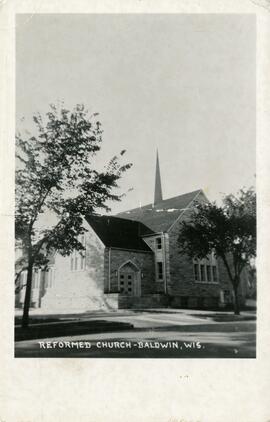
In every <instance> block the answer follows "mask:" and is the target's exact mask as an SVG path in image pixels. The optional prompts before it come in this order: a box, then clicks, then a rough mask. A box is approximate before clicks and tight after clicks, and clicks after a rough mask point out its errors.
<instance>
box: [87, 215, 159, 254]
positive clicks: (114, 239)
mask: <svg viewBox="0 0 270 422" xmlns="http://www.w3.org/2000/svg"><path fill="white" fill-rule="evenodd" d="M85 219H86V221H87V222H88V223H89V224H90V226H91V227H92V229H93V230H94V231H95V232H96V234H97V235H98V237H99V238H100V240H101V241H102V242H103V243H104V245H105V246H107V247H112V248H113V247H114V248H119V249H130V250H132V249H133V250H140V251H151V249H150V248H149V246H148V245H147V244H146V243H145V242H144V241H143V240H142V236H143V235H148V234H152V233H153V231H152V230H151V229H149V228H148V227H146V226H145V225H144V224H142V223H141V222H139V221H132V220H127V219H125V218H119V217H113V216H106V215H103V216H100V215H87V216H85Z"/></svg>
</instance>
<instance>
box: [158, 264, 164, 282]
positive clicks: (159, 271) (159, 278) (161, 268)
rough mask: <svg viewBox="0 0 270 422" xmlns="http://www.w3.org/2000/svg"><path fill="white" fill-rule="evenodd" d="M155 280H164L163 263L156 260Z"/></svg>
mask: <svg viewBox="0 0 270 422" xmlns="http://www.w3.org/2000/svg"><path fill="white" fill-rule="evenodd" d="M160 276H161V277H160ZM157 281H164V265H163V262H162V261H157Z"/></svg>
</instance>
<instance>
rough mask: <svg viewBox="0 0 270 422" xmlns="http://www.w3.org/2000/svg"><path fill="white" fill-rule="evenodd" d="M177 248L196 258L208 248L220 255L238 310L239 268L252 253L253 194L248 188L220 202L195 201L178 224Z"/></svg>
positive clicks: (206, 251) (254, 239)
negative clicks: (188, 213) (189, 211)
mask: <svg viewBox="0 0 270 422" xmlns="http://www.w3.org/2000/svg"><path fill="white" fill-rule="evenodd" d="M178 242H179V245H180V250H181V252H182V253H186V254H187V255H188V256H190V257H192V258H197V259H203V258H206V257H207V255H209V254H210V253H211V252H214V253H215V255H216V257H219V258H221V260H222V261H223V263H224V265H225V268H226V270H227V273H228V276H229V279H230V281H231V283H232V286H233V291H234V311H235V314H239V313H240V307H239V298H238V287H239V284H240V276H241V273H242V270H243V269H244V267H245V266H247V265H248V264H249V262H250V259H251V258H254V257H255V256H256V194H255V192H254V190H253V189H252V188H250V189H248V190H244V189H242V190H240V192H239V193H238V195H236V196H235V195H227V196H226V197H225V198H224V200H223V204H222V206H218V205H217V204H216V203H210V202H205V203H198V204H196V207H195V208H194V210H193V211H192V212H191V214H190V216H189V218H188V220H187V221H184V222H183V223H182V225H181V228H180V234H179V239H178Z"/></svg>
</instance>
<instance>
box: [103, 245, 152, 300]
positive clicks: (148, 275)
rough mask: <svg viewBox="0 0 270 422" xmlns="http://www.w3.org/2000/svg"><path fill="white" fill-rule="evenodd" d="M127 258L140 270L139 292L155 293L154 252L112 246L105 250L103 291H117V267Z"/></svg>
mask: <svg viewBox="0 0 270 422" xmlns="http://www.w3.org/2000/svg"><path fill="white" fill-rule="evenodd" d="M129 260H130V261H131V262H133V263H134V264H135V265H136V266H137V267H138V268H139V269H140V270H141V294H142V295H147V294H152V293H156V283H155V262H154V254H153V253H152V252H141V251H130V250H122V249H121V250H120V249H114V248H111V250H110V251H109V249H106V251H105V286H106V290H105V291H107V292H108V291H109V290H110V292H112V293H113V292H118V269H119V267H120V266H121V265H122V264H124V263H125V262H127V261H129ZM109 262H110V263H109ZM109 273H110V280H109Z"/></svg>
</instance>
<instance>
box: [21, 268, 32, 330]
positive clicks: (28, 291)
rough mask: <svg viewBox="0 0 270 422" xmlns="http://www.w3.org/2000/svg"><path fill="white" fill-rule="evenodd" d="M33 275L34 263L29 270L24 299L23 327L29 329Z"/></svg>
mask: <svg viewBox="0 0 270 422" xmlns="http://www.w3.org/2000/svg"><path fill="white" fill-rule="evenodd" d="M32 273H33V262H30V263H29V265H28V270H27V281H26V291H25V298H24V306H23V317H22V327H23V328H26V327H28V322H29V308H30V304H31V290H32Z"/></svg>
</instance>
